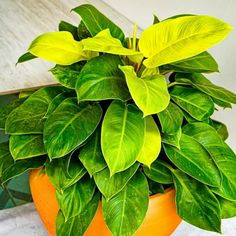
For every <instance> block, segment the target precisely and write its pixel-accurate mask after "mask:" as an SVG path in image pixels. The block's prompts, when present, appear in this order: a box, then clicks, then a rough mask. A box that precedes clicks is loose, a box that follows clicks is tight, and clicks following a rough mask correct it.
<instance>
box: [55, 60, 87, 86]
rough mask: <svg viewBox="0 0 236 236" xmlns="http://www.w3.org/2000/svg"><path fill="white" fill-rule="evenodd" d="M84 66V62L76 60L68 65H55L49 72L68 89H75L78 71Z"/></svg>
mask: <svg viewBox="0 0 236 236" xmlns="http://www.w3.org/2000/svg"><path fill="white" fill-rule="evenodd" d="M83 66H84V62H78V63H75V64H72V65H68V66H61V65H56V66H55V67H53V68H52V69H50V72H52V74H53V76H54V78H55V79H56V80H57V81H58V82H59V83H60V84H61V85H63V86H65V87H66V88H69V89H75V84H76V81H77V80H78V78H79V73H80V71H81V69H82V68H83Z"/></svg>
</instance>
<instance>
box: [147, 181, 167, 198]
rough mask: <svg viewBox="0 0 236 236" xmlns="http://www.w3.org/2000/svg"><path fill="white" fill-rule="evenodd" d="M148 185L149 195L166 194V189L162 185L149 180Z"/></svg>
mask: <svg viewBox="0 0 236 236" xmlns="http://www.w3.org/2000/svg"><path fill="white" fill-rule="evenodd" d="M148 185H149V195H154V194H157V193H164V192H165V189H164V187H163V185H162V184H159V183H157V182H155V181H152V180H151V179H149V180H148Z"/></svg>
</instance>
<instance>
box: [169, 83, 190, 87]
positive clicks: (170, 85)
mask: <svg viewBox="0 0 236 236" xmlns="http://www.w3.org/2000/svg"><path fill="white" fill-rule="evenodd" d="M174 85H187V84H186V83H180V82H173V83H170V84H168V85H167V87H168V88H170V87H172V86H174Z"/></svg>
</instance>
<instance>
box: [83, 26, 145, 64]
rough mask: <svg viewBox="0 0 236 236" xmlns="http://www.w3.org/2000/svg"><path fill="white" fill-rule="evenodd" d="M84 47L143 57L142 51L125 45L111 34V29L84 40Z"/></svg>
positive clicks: (91, 49) (97, 50) (96, 50)
mask: <svg viewBox="0 0 236 236" xmlns="http://www.w3.org/2000/svg"><path fill="white" fill-rule="evenodd" d="M82 44H83V49H84V50H90V51H95V52H105V53H111V54H115V55H125V56H128V55H129V56H135V58H137V57H138V58H139V60H140V58H141V59H142V57H143V56H142V53H140V52H137V51H134V50H132V49H128V48H125V47H123V45H122V44H121V42H120V40H119V39H117V38H114V37H112V36H111V33H110V30H109V29H105V30H102V31H101V32H99V33H98V34H97V35H96V36H94V37H93V38H87V39H83V40H82Z"/></svg>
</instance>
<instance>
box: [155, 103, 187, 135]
mask: <svg viewBox="0 0 236 236" xmlns="http://www.w3.org/2000/svg"><path fill="white" fill-rule="evenodd" d="M157 115H158V118H159V120H160V123H161V128H162V132H163V133H165V134H168V135H173V134H176V133H177V132H178V131H179V129H180V128H181V126H182V123H183V112H182V111H181V109H180V108H179V107H178V106H177V105H175V104H174V103H173V102H170V103H169V105H168V107H167V108H166V109H165V110H163V111H162V112H160V113H158V114H157Z"/></svg>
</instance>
